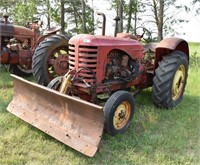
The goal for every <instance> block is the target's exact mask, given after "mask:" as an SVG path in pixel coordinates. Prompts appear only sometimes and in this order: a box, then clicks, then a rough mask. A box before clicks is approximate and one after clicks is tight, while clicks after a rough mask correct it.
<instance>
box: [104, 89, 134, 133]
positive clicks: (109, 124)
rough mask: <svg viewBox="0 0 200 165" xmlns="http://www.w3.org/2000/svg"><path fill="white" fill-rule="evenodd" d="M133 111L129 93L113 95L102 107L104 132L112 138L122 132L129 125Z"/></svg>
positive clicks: (120, 92) (131, 98) (121, 92)
mask: <svg viewBox="0 0 200 165" xmlns="http://www.w3.org/2000/svg"><path fill="white" fill-rule="evenodd" d="M134 110H135V104H134V99H133V96H132V95H131V94H130V93H128V92H127V91H117V92H115V93H113V94H112V95H111V96H110V97H109V99H108V100H107V102H106V104H105V106H104V118H105V123H104V127H105V131H106V132H107V133H109V134H110V135H113V136H114V135H116V134H118V133H122V132H124V131H125V130H126V129H127V128H128V126H129V125H130V122H131V119H132V118H133V114H134Z"/></svg>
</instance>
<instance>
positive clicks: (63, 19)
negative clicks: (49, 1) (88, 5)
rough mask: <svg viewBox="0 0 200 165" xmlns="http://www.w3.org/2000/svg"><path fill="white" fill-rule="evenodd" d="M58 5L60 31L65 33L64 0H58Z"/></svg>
mask: <svg viewBox="0 0 200 165" xmlns="http://www.w3.org/2000/svg"><path fill="white" fill-rule="evenodd" d="M60 5H61V19H60V24H61V33H63V34H64V33H65V2H64V0H60Z"/></svg>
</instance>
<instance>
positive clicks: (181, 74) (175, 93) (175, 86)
mask: <svg viewBox="0 0 200 165" xmlns="http://www.w3.org/2000/svg"><path fill="white" fill-rule="evenodd" d="M184 82H185V67H184V65H180V66H179V67H178V69H177V70H176V73H175V75H174V80H173V83H172V99H173V100H174V101H176V100H177V99H178V98H179V97H180V95H181V93H182V91H183V86H184Z"/></svg>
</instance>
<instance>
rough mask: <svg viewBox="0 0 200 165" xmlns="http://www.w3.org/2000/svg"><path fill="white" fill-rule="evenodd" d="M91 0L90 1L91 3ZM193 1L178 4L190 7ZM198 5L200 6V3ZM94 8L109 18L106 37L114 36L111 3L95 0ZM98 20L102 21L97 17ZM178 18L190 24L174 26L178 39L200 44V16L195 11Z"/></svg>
mask: <svg viewBox="0 0 200 165" xmlns="http://www.w3.org/2000/svg"><path fill="white" fill-rule="evenodd" d="M89 1H90V0H88V2H89ZM190 2H191V0H187V1H186V0H177V3H178V4H182V5H186V6H188V7H190V6H191V5H190ZM196 5H200V2H199V3H197V4H196ZM93 8H94V10H95V12H97V11H101V12H103V13H104V14H105V15H106V16H107V21H106V27H107V28H106V35H113V33H114V27H112V26H113V24H114V21H113V18H114V17H115V15H114V12H113V11H111V10H109V2H108V1H106V0H93ZM96 17H97V19H99V20H101V19H100V18H98V16H96ZM177 17H178V18H184V19H187V20H188V21H189V22H185V23H182V24H181V25H177V26H174V28H175V29H176V31H177V32H178V33H179V34H176V37H180V38H183V39H185V40H186V41H192V42H200V30H199V29H200V16H199V17H197V16H195V14H194V10H193V11H191V12H189V13H186V12H184V11H183V10H182V11H180V12H179V14H178V15H177ZM96 33H97V34H101V30H100V29H99V30H97V31H96Z"/></svg>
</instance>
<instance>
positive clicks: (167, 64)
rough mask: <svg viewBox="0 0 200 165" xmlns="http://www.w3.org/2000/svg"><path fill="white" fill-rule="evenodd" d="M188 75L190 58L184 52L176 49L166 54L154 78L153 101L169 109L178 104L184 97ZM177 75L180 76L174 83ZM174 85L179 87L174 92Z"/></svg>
mask: <svg viewBox="0 0 200 165" xmlns="http://www.w3.org/2000/svg"><path fill="white" fill-rule="evenodd" d="M179 72H180V73H179ZM187 76H188V58H187V56H186V55H185V54H184V53H183V52H181V51H174V52H172V53H171V54H169V55H166V56H164V57H163V59H162V60H161V61H160V62H159V66H158V68H157V69H156V71H155V76H154V78H153V87H152V90H153V91H152V99H153V103H154V104H155V105H157V106H158V107H164V108H167V109H171V108H173V107H175V106H177V105H178V104H179V103H180V102H181V100H182V98H183V93H184V90H185V86H186V82H187ZM175 77H177V78H178V82H177V83H173V82H175V80H177V78H176V79H175ZM173 84H176V85H173ZM174 86H175V87H176V88H177V89H178V90H177V92H174V90H173V89H174Z"/></svg>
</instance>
